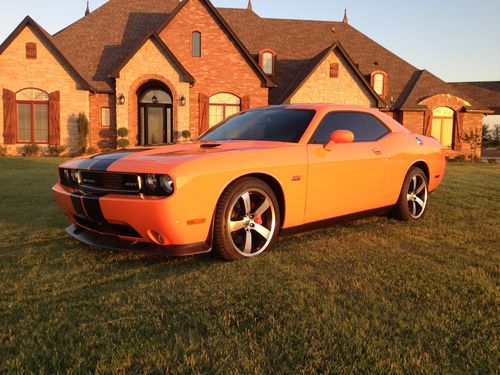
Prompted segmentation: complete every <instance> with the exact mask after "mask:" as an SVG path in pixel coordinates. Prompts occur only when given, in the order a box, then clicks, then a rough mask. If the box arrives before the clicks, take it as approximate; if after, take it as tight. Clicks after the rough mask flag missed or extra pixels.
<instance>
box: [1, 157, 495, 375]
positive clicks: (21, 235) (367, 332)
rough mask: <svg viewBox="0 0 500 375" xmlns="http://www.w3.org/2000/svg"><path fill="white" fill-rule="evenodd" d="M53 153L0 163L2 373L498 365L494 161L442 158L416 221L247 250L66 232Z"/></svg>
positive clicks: (381, 221) (380, 221) (383, 221)
mask: <svg viewBox="0 0 500 375" xmlns="http://www.w3.org/2000/svg"><path fill="white" fill-rule="evenodd" d="M59 162H60V160H58V159H49V158H40V159H23V158H0V234H1V236H0V373H28V372H34V373H50V374H53V373H143V372H146V373H207V372H209V373H230V374H237V373H242V374H252V373H291V374H300V373H304V374H309V373H352V372H355V373H360V372H378V373H382V372H384V373H385V372H391V373H408V372H410V373H415V372H417V373H418V372H434V373H464V372H467V373H498V371H499V363H500V361H499V354H498V353H499V347H498V328H499V318H498V317H499V307H498V301H499V293H498V291H499V288H498V286H499V264H500V256H499V255H500V251H499V233H500V230H499V229H500V228H499V227H500V226H499V218H500V167H498V166H496V165H483V164H481V165H479V164H466V163H462V164H450V165H449V167H448V170H447V176H446V180H445V182H444V184H443V185H442V186H441V187H440V188H439V190H438V191H436V192H435V193H434V194H433V195H432V197H431V198H432V199H431V204H430V210H429V211H428V214H427V216H426V218H425V219H424V220H422V221H420V222H418V223H416V224H407V223H401V222H398V221H394V220H390V219H387V218H381V217H379V218H371V219H366V220H362V221H357V222H353V223H349V224H346V225H341V226H336V227H332V228H329V229H325V230H322V231H316V232H309V233H305V234H302V235H299V236H294V237H288V238H284V239H282V240H281V242H280V243H279V245H278V247H277V249H276V250H275V251H273V252H270V253H267V254H264V255H263V256H261V257H258V258H256V259H251V260H248V261H243V262H236V263H224V262H221V261H218V260H215V259H212V258H211V257H209V256H196V257H189V258H164V257H156V256H146V255H130V254H124V253H115V252H110V251H105V250H99V249H92V248H89V247H87V246H84V245H81V244H78V243H77V242H75V241H73V240H71V239H69V238H68V237H67V236H66V235H65V233H64V231H63V229H64V227H65V226H66V225H67V221H66V219H65V218H64V216H63V215H62V214H61V213H60V212H59V211H58V209H57V208H56V206H55V203H54V201H53V199H52V196H51V193H50V187H51V185H52V184H53V182H54V181H55V179H56V165H57V164H58V163H59Z"/></svg>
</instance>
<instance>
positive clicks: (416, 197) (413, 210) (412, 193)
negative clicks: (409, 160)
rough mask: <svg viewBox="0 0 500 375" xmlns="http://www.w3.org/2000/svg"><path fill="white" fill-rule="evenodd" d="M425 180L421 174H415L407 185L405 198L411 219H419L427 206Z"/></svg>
mask: <svg viewBox="0 0 500 375" xmlns="http://www.w3.org/2000/svg"><path fill="white" fill-rule="evenodd" d="M427 198H428V192H427V181H426V180H425V177H424V176H422V175H421V174H415V175H413V177H412V178H411V180H410V183H409V185H408V192H407V194H406V200H407V202H408V211H409V213H410V216H411V218H412V219H419V218H420V217H421V216H422V215H423V214H424V212H425V208H426V206H427Z"/></svg>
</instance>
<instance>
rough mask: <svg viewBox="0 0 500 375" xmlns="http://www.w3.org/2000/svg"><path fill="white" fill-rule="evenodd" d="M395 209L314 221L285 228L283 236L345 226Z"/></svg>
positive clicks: (388, 207) (389, 208)
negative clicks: (340, 225)
mask: <svg viewBox="0 0 500 375" xmlns="http://www.w3.org/2000/svg"><path fill="white" fill-rule="evenodd" d="M393 207H394V206H387V207H381V208H376V209H374V210H367V211H362V212H357V213H354V214H349V215H345V216H339V217H334V218H331V219H326V220H320V221H314V222H312V223H307V224H304V225H298V226H296V227H291V228H285V229H282V231H281V236H283V237H286V236H291V235H294V234H298V233H303V232H307V231H311V230H316V229H322V228H327V227H331V226H333V225H338V224H343V223H346V222H349V221H355V220H359V219H365V218H367V217H372V216H381V215H386V214H388V213H389V212H390V211H391V209H392V208H393Z"/></svg>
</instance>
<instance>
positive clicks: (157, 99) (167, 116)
mask: <svg viewBox="0 0 500 375" xmlns="http://www.w3.org/2000/svg"><path fill="white" fill-rule="evenodd" d="M172 110H173V101H172V95H171V94H170V92H169V91H168V88H166V87H162V86H161V83H159V82H156V81H153V82H150V83H148V84H147V85H146V87H144V88H143V89H142V90H140V93H139V137H138V138H139V139H138V143H139V145H141V146H154V145H161V144H168V143H172V142H173V124H172Z"/></svg>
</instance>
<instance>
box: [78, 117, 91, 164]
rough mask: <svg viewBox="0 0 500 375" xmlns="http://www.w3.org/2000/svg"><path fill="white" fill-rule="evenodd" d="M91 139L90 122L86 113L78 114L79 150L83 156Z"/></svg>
mask: <svg viewBox="0 0 500 375" xmlns="http://www.w3.org/2000/svg"><path fill="white" fill-rule="evenodd" d="M88 137H89V120H88V119H87V116H86V115H85V113H83V112H81V113H79V114H78V148H79V150H80V152H81V153H82V154H85V151H86V150H87V145H88V143H87V142H88Z"/></svg>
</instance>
